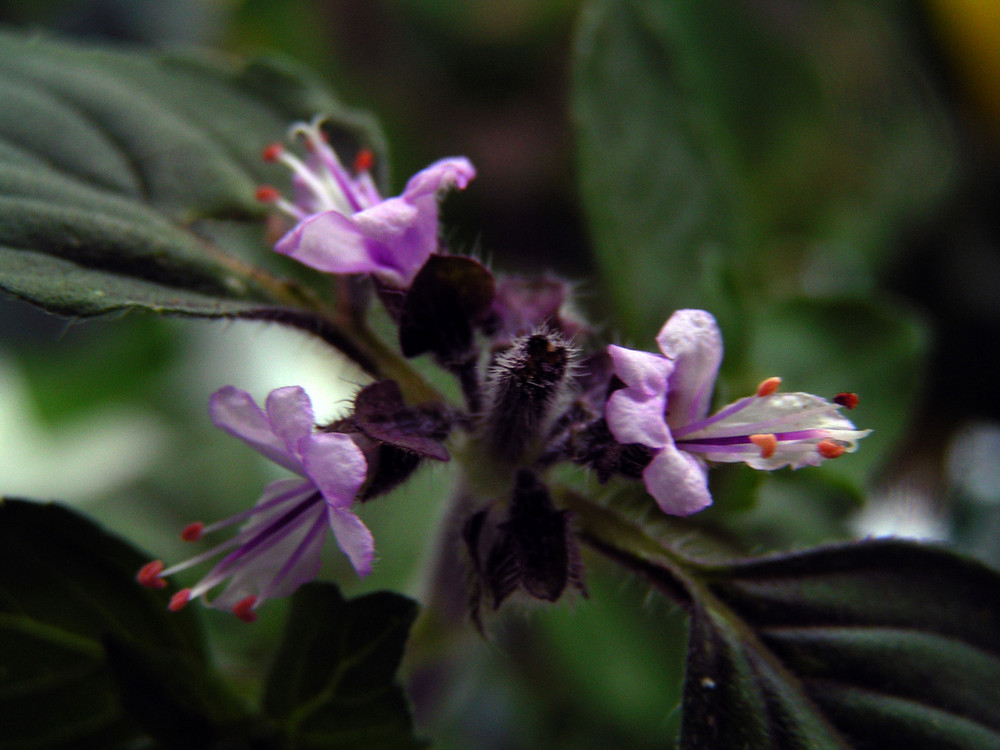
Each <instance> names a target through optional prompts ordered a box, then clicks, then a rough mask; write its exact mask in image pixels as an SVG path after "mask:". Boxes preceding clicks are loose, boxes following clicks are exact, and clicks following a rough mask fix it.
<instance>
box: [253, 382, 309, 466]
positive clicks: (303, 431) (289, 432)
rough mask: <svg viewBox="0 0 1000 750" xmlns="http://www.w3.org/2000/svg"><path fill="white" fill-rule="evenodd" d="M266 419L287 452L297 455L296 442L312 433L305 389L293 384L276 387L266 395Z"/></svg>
mask: <svg viewBox="0 0 1000 750" xmlns="http://www.w3.org/2000/svg"><path fill="white" fill-rule="evenodd" d="M265 408H266V409H267V421H268V422H270V424H271V429H272V431H273V432H274V434H275V435H276V436H277V437H279V438H281V439H282V440H283V441H284V443H285V446H286V448H287V449H288V452H289V453H291V454H292V455H294V456H296V457H299V449H298V444H299V441H300V440H302V438H304V437H306V436H307V435H311V434H312V430H313V422H314V417H313V408H312V402H311V401H310V400H309V396H308V395H307V394H306V392H305V390H304V389H303V388H301V387H300V386H297V385H294V386H289V387H287V388H276V389H275V390H273V391H271V393H270V394H268V397H267V403H266V405H265Z"/></svg>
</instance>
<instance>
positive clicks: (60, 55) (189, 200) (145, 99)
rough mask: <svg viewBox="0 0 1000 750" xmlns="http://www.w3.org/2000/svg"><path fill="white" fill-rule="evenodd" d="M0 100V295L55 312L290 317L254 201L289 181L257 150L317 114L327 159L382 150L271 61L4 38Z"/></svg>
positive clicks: (357, 121) (305, 78)
mask: <svg viewBox="0 0 1000 750" xmlns="http://www.w3.org/2000/svg"><path fill="white" fill-rule="evenodd" d="M0 99H2V101H3V102H4V118H3V120H2V122H0V289H3V290H6V291H8V292H10V293H12V294H14V295H15V296H18V297H21V298H22V299H26V300H28V301H31V302H33V303H35V304H38V305H41V306H42V307H45V308H46V309H48V310H51V311H53V312H57V313H61V314H73V315H97V314H100V313H105V312H111V311H116V310H129V309H143V310H151V311H154V312H171V313H179V314H186V315H199V316H209V317H217V316H236V315H253V314H254V313H257V312H258V311H260V310H261V309H262V308H263V309H267V308H274V307H276V306H279V307H285V306H293V307H294V306H299V305H300V304H301V298H300V297H296V296H295V295H294V294H293V293H292V292H290V290H289V288H288V287H287V285H285V284H284V283H282V282H279V281H277V280H276V279H275V278H274V277H271V276H269V275H266V274H263V273H262V272H261V271H260V270H258V269H256V268H255V267H254V264H257V263H261V262H262V263H263V264H264V265H268V264H270V265H272V266H273V267H277V266H276V265H275V264H276V263H278V262H280V260H281V259H277V258H274V257H272V256H274V255H275V254H274V253H273V252H271V251H270V250H269V246H268V243H267V242H266V238H265V230H264V222H263V218H264V216H265V211H264V210H262V208H261V207H260V206H259V205H257V204H256V203H255V200H254V192H255V188H256V186H257V185H259V184H261V183H264V182H274V183H275V184H277V185H279V186H281V187H287V185H288V181H289V178H288V174H287V170H281V169H279V168H278V167H276V166H273V165H272V166H267V165H265V164H263V162H262V160H261V158H260V152H261V149H262V147H263V146H264V145H266V144H267V143H269V142H271V141H274V140H280V139H282V138H283V136H284V134H285V131H286V129H287V127H288V125H289V124H290V123H291V122H292V121H294V120H302V119H309V118H311V117H312V116H314V115H316V114H320V113H323V114H327V115H329V116H330V117H331V118H332V121H333V122H334V123H335V124H334V125H331V127H330V136H331V139H332V140H333V142H334V144H335V145H338V146H344V147H345V148H347V149H354V148H357V145H358V143H359V142H361V141H365V142H366V143H367V144H369V145H373V146H375V147H376V148H380V147H381V142H380V138H379V136H378V134H377V131H376V130H375V129H374V127H373V126H372V123H371V122H369V121H367V120H365V119H364V118H362V117H361V116H359V115H357V114H356V113H353V112H350V111H347V110H345V109H344V108H343V107H342V106H341V105H339V104H338V103H337V102H336V101H335V100H334V99H333V98H332V97H331V96H330V95H329V94H328V93H327V92H326V91H325V90H324V88H323V87H322V85H321V84H320V83H319V82H318V81H317V80H315V79H314V78H313V77H312V76H311V75H310V74H307V73H305V72H303V71H301V70H297V69H294V68H293V67H292V66H291V65H289V64H287V63H284V62H279V61H258V62H252V63H248V64H237V63H233V62H230V61H222V60H219V59H214V58H209V57H207V56H194V55H181V54H164V53H138V52H132V51H123V50H110V49H102V48H98V47H88V46H84V45H76V44H71V43H67V42H59V41H54V40H52V39H47V38H43V37H38V36H25V35H20V34H14V33H0ZM380 163H384V160H380ZM227 226H228V227H229V228H228V229H227ZM236 227H252V228H253V229H254V231H253V232H252V233H251V234H249V235H248V234H247V233H246V232H239V231H235V229H236ZM233 237H240V238H242V239H243V240H245V239H246V238H247V237H250V238H252V239H251V241H250V242H249V243H246V242H240V243H239V244H236V243H235V242H233V241H232V240H231V239H229V240H227V239H226V238H233ZM220 244H221V246H220ZM223 248H224V250H225V252H224V251H223ZM248 261H249V263H248ZM256 316H257V317H260V315H256Z"/></svg>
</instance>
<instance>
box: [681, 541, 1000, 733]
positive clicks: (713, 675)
mask: <svg viewBox="0 0 1000 750" xmlns="http://www.w3.org/2000/svg"><path fill="white" fill-rule="evenodd" d="M689 572H690V573H691V574H692V575H693V576H694V577H695V582H694V583H693V584H692V585H690V587H689V591H690V593H691V594H692V596H693V600H694V603H693V607H692V621H691V635H690V642H689V646H688V666H687V677H686V687H685V695H684V719H683V727H682V731H681V747H682V748H684V749H685V750H687V749H693V748H715V747H741V748H748V749H750V750H756V749H760V750H765V749H767V750H770V749H771V748H803V750H805V749H806V748H809V749H810V750H812V749H814V748H885V747H906V748H914V749H917V750H919V749H921V748H927V750H932V749H933V750H939V749H940V748H955V749H958V748H968V750H972V749H973V748H976V749H977V750H983V749H984V748H1000V718H998V717H1000V714H998V713H997V711H996V706H997V705H998V702H1000V574H997V573H996V572H995V571H992V570H990V569H988V568H986V567H984V566H982V565H980V564H978V563H975V562H972V561H969V560H966V559H963V558H961V557H959V556H957V555H955V554H953V553H951V552H948V551H946V550H944V549H939V548H935V547H929V546H922V545H918V544H913V543H907V542H897V541H874V542H865V543H860V544H854V545H844V546H838V547H827V548H818V549H814V550H810V551H806V552H801V553H796V554H791V555H779V556H774V557H769V558H762V559H758V560H747V561H743V562H738V563H735V564H731V565H718V566H711V567H702V566H695V567H693V568H692V569H691V570H690V571H689Z"/></svg>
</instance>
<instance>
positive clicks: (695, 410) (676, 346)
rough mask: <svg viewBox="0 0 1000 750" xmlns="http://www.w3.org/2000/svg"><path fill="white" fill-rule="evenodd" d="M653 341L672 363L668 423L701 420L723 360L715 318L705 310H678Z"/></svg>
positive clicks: (720, 340) (720, 335) (720, 337)
mask: <svg viewBox="0 0 1000 750" xmlns="http://www.w3.org/2000/svg"><path fill="white" fill-rule="evenodd" d="M656 343H657V344H659V345H660V351H662V352H663V354H664V356H666V357H667V359H669V360H671V361H672V362H673V363H674V371H673V372H672V373H671V375H670V391H669V394H668V396H667V400H668V410H667V424H669V425H670V426H671V427H680V426H682V425H685V424H688V423H690V422H694V421H696V420H699V419H701V418H702V417H704V416H705V415H706V414H707V413H708V408H709V406H710V404H711V401H712V390H713V389H714V388H715V379H716V377H717V376H718V373H719V365H720V364H721V363H722V333H721V332H720V331H719V326H718V324H717V323H716V322H715V318H714V317H712V315H711V313H708V312H705V311H704V310H678V311H677V312H675V313H674V314H673V315H671V316H670V319H669V320H668V321H667V322H666V324H665V325H664V326H663V328H662V329H660V333H659V335H657V337H656Z"/></svg>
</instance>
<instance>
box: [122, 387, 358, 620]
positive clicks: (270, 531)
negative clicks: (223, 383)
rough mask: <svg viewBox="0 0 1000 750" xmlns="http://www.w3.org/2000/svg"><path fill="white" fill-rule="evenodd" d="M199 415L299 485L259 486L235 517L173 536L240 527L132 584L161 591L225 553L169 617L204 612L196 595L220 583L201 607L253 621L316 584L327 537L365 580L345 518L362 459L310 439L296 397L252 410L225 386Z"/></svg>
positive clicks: (303, 406)
mask: <svg viewBox="0 0 1000 750" xmlns="http://www.w3.org/2000/svg"><path fill="white" fill-rule="evenodd" d="M209 413H210V414H211V417H212V421H213V422H214V423H215V425H216V426H217V427H219V428H221V429H223V430H225V431H226V432H228V433H229V434H230V435H233V436H235V437H238V438H239V439H240V440H242V441H243V442H245V443H247V444H248V445H250V446H251V447H252V448H254V449H255V450H257V451H258V452H259V453H261V454H263V455H264V456H267V458H269V459H271V460H272V461H274V462H275V463H278V464H280V465H281V466H284V467H285V468H286V469H289V470H290V471H293V472H295V473H296V474H298V475H299V476H300V477H302V478H301V479H281V480H278V481H276V482H273V483H271V484H269V485H268V486H267V487H266V488H265V489H264V494H263V495H261V497H260V499H259V500H258V501H257V504H256V505H255V506H254V507H253V508H251V509H249V510H246V511H244V512H242V513H237V514H236V515H235V516H232V517H230V518H227V519H225V520H222V521H218V522H216V523H214V524H211V525H209V526H204V525H203V524H202V523H201V522H195V523H192V524H190V525H189V526H188V527H187V528H185V529H184V531H183V533H182V534H181V537H182V538H183V539H185V540H187V541H196V540H198V539H200V538H201V536H202V535H203V534H208V533H211V532H213V531H217V530H218V529H222V528H225V527H227V526H231V525H233V524H237V523H243V526H242V527H241V529H240V531H239V532H238V533H237V534H236V535H235V536H233V537H232V538H230V539H229V540H228V541H225V542H223V543H222V544H219V545H218V546H217V547H215V548H213V549H211V550H208V551H207V552H203V553H202V554H200V555H196V556H195V557H192V558H190V559H189V560H186V561H185V562H182V563H179V564H177V565H174V566H172V567H170V568H167V569H166V570H164V569H163V563H162V562H161V561H159V560H155V561H153V562H151V563H149V564H147V565H146V566H145V567H143V569H142V570H141V571H139V574H138V576H137V578H138V580H139V582H140V583H142V584H144V585H146V586H150V587H152V588H162V587H163V586H165V585H166V582H165V581H164V580H163V579H164V578H165V577H166V576H170V575H173V574H174V573H178V572H180V571H182V570H186V569H187V568H189V567H192V566H194V565H198V564H199V563H202V562H204V561H206V560H210V559H213V558H215V557H218V556H219V555H222V554H223V553H227V554H225V556H224V557H223V558H222V559H221V560H220V561H219V562H218V563H217V564H216V565H215V567H214V568H212V570H211V571H209V573H208V575H206V576H205V577H204V578H202V579H201V581H199V582H198V583H197V584H195V586H194V587H192V588H190V589H183V590H181V591H179V592H178V593H177V594H175V595H174V597H173V599H172V600H171V602H170V608H171V609H172V610H178V609H180V608H181V607H183V606H184V605H185V604H187V602H188V601H189V600H191V599H195V598H197V597H203V600H204V601H206V603H207V600H206V599H204V597H205V595H206V594H207V593H208V592H209V591H210V590H211V589H213V588H215V587H216V586H218V585H219V584H220V583H222V582H224V581H226V580H228V581H229V583H228V585H227V586H226V589H225V591H223V592H222V594H220V595H219V596H218V597H217V598H216V599H214V600H213V601H212V602H211V606H213V607H215V608H217V609H224V610H231V611H232V612H233V613H235V614H236V615H237V616H238V617H240V618H241V619H244V620H247V621H248V622H249V621H253V620H254V619H256V613H255V612H254V610H255V609H256V608H257V607H259V606H260V605H261V604H262V603H263V602H264V601H266V600H267V599H274V598H277V597H283V596H289V595H290V594H291V593H292V592H293V591H295V590H296V589H297V588H298V587H299V586H301V585H302V584H304V583H307V582H309V581H311V580H313V579H314V578H315V577H316V575H317V574H318V573H319V569H320V552H321V550H322V548H323V542H324V541H325V539H326V532H327V529H330V530H331V531H333V536H334V538H335V539H336V540H337V544H338V545H339V546H340V548H341V549H342V550H343V551H344V554H346V555H347V557H348V558H349V559H350V561H351V564H352V565H353V566H354V569H355V570H356V571H357V572H358V574H359V575H362V576H364V575H367V574H368V573H370V572H371V568H372V557H373V555H374V549H375V548H374V542H373V540H372V535H371V532H370V531H369V530H368V528H367V527H366V526H365V525H364V524H363V523H362V522H361V519H360V518H358V517H357V516H356V515H355V514H354V513H352V512H351V504H352V503H353V502H354V497H355V495H357V493H358V490H359V489H360V488H361V485H362V483H363V482H364V481H365V474H366V471H367V465H366V463H365V458H364V455H363V454H362V452H361V450H360V449H359V448H358V447H357V446H356V445H355V444H354V442H353V441H352V440H351V438H350V437H348V436H347V435H342V434H339V433H316V432H313V410H312V404H311V403H310V401H309V396H307V395H306V392H305V391H304V390H302V389H301V388H299V387H297V386H296V387H290V388H279V389H277V390H275V391H272V392H271V394H270V395H269V396H268V397H267V404H266V410H262V409H261V408H260V407H259V406H257V404H256V403H255V402H254V400H253V398H252V397H251V396H250V394H248V393H246V392H245V391H241V390H239V389H237V388H234V387H232V386H227V387H225V388H222V389H221V390H219V391H217V392H216V393H214V394H213V395H212V397H211V399H210V401H209ZM244 522H245V523H244Z"/></svg>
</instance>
